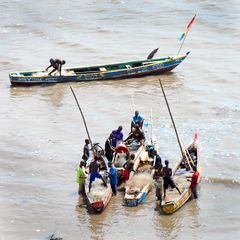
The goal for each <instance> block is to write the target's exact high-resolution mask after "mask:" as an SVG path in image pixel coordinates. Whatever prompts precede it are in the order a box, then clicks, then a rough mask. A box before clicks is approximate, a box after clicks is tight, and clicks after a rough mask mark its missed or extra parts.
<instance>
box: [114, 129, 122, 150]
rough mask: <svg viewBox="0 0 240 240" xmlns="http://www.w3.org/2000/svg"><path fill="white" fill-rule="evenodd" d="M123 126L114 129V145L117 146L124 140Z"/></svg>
mask: <svg viewBox="0 0 240 240" xmlns="http://www.w3.org/2000/svg"><path fill="white" fill-rule="evenodd" d="M122 129H123V128H122V126H119V127H118V129H117V130H113V131H112V135H113V139H112V147H114V148H115V147H116V146H117V145H118V144H119V142H121V141H122V140H123V132H122Z"/></svg>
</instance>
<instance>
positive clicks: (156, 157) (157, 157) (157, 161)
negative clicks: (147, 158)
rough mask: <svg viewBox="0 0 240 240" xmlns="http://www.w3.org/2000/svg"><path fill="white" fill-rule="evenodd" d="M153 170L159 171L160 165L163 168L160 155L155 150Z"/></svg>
mask: <svg viewBox="0 0 240 240" xmlns="http://www.w3.org/2000/svg"><path fill="white" fill-rule="evenodd" d="M152 154H153V168H155V169H157V167H158V166H159V165H161V166H162V159H161V157H160V155H159V154H158V153H157V150H153V153H152Z"/></svg>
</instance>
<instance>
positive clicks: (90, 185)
mask: <svg viewBox="0 0 240 240" xmlns="http://www.w3.org/2000/svg"><path fill="white" fill-rule="evenodd" d="M91 187H92V182H91V181H90V182H89V192H90V191H91Z"/></svg>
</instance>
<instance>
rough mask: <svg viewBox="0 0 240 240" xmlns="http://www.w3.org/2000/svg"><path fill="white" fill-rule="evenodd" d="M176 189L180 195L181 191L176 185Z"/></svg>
mask: <svg viewBox="0 0 240 240" xmlns="http://www.w3.org/2000/svg"><path fill="white" fill-rule="evenodd" d="M176 189H177V190H178V193H179V194H180V195H181V194H182V193H181V191H180V190H179V188H178V187H177V186H176Z"/></svg>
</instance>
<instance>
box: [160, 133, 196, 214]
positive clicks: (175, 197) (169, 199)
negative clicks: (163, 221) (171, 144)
mask: <svg viewBox="0 0 240 240" xmlns="http://www.w3.org/2000/svg"><path fill="white" fill-rule="evenodd" d="M186 150H187V151H188V153H190V155H191V159H192V160H190V161H189V163H190V164H191V166H193V165H194V166H196V167H197V170H198V172H199V181H200V176H201V162H200V156H199V138H198V134H197V133H195V135H194V139H193V142H192V143H191V144H189V145H188V147H187V148H186ZM187 151H186V152H187ZM187 156H189V154H187ZM185 162H186V161H185V160H184V159H183V158H181V160H180V161H179V162H178V163H177V165H176V167H175V169H174V170H173V180H174V182H175V184H177V186H178V187H179V189H180V191H181V192H182V194H181V195H179V193H178V192H177V190H176V189H172V190H170V191H169V190H167V193H166V198H165V199H164V200H163V201H162V204H161V210H162V212H163V213H165V214H172V213H174V212H176V211H177V210H178V209H180V208H181V207H182V206H183V205H184V204H185V203H186V202H187V201H188V200H189V199H190V198H191V197H192V190H191V188H190V185H191V182H190V181H188V179H191V176H192V174H193V171H192V170H191V169H189V164H186V163H185Z"/></svg>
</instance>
